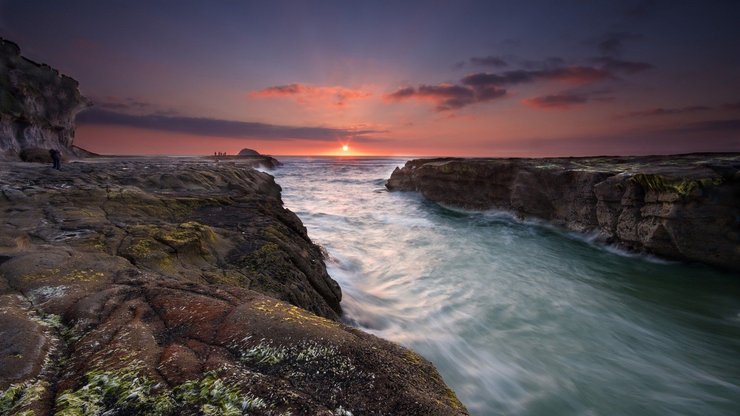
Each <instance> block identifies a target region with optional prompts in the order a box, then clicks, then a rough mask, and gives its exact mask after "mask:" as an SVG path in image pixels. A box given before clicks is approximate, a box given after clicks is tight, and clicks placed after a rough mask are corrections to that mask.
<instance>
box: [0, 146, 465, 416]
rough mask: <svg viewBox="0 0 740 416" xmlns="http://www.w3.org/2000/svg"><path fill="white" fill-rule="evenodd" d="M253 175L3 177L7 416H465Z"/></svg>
mask: <svg viewBox="0 0 740 416" xmlns="http://www.w3.org/2000/svg"><path fill="white" fill-rule="evenodd" d="M255 163H256V162H255ZM251 166H252V165H251V164H250V163H247V162H244V163H238V162H234V163H214V162H211V161H206V160H203V159H181V158H171V159H170V158H133V159H125V158H109V159H106V158H96V159H91V160H89V161H83V162H75V163H69V164H66V165H65V166H64V169H63V170H62V171H57V170H54V169H52V168H50V167H41V168H40V167H39V166H38V165H29V164H26V163H21V162H7V163H3V164H0V414H33V415H36V416H42V415H50V414H59V415H77V414H111V415H113V414H116V415H124V414H126V415H128V414H146V415H201V414H214V415H215V414H220V415H241V414H254V415H285V414H293V415H309V414H310V415H327V416H328V415H343V416H346V415H349V414H353V415H367V414H383V415H389V414H394V415H456V414H458V415H464V414H467V412H466V410H465V408H464V406H463V405H462V404H461V403H460V402H459V401H458V400H457V398H456V397H455V394H454V393H453V392H452V391H451V390H449V389H448V388H447V387H446V386H445V384H444V382H443V381H442V379H441V378H440V376H439V374H438V373H437V371H436V369H435V368H434V367H433V366H432V364H431V363H429V362H428V361H426V360H425V359H423V358H422V357H420V356H418V355H417V354H415V353H414V352H412V351H410V350H408V349H405V348H403V347H400V346H397V345H395V344H392V343H390V342H387V341H384V340H382V339H380V338H377V337H374V336H372V335H369V334H366V333H363V332H361V331H359V330H356V329H353V328H351V327H348V326H345V325H343V324H342V323H340V322H339V321H338V315H339V313H340V312H341V308H340V300H341V291H340V289H339V286H338V285H337V283H336V282H335V281H334V280H332V279H331V278H330V277H329V275H328V274H327V272H326V268H325V265H324V262H323V257H322V254H321V250H320V249H319V247H318V246H316V245H315V244H313V243H312V242H311V240H310V239H309V238H308V235H307V234H306V229H305V228H304V226H303V224H302V223H301V221H300V220H299V219H298V217H297V216H296V215H295V214H293V213H292V212H291V211H289V210H287V209H285V208H284V207H283V205H282V201H281V198H280V191H281V190H280V187H279V185H277V184H276V183H275V182H274V180H273V178H272V176H270V175H268V174H266V173H262V172H259V171H257V170H254V169H251ZM22 412H29V413H22Z"/></svg>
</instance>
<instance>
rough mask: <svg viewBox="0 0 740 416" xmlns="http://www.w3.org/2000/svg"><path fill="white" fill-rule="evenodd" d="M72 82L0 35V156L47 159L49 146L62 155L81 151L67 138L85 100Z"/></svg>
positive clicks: (72, 131) (81, 151)
mask: <svg viewBox="0 0 740 416" xmlns="http://www.w3.org/2000/svg"><path fill="white" fill-rule="evenodd" d="M77 86H78V84H77V81H75V80H74V79H72V78H70V77H68V76H66V75H62V74H60V73H59V71H57V70H56V69H53V68H51V67H49V66H48V65H44V64H39V63H36V62H33V61H31V60H29V59H26V58H24V57H22V56H21V54H20V48H19V47H18V45H16V44H15V43H13V42H10V41H8V40H5V39H2V38H0V159H5V160H13V159H16V160H17V159H19V158H22V159H24V160H29V161H46V159H48V160H49V161H50V160H51V159H50V157H49V153H48V151H49V149H57V150H59V151H60V152H61V153H62V156H63V157H65V158H70V157H76V156H84V155H85V151H83V150H81V149H77V148H76V147H74V146H73V145H72V141H73V139H74V134H75V116H76V115H77V113H78V112H80V111H81V110H83V109H84V108H86V107H88V106H89V105H90V104H89V102H88V101H87V100H86V99H85V98H84V97H82V96H81V95H80V91H79V90H78V88H77Z"/></svg>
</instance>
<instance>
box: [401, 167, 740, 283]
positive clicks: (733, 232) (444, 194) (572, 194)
mask: <svg viewBox="0 0 740 416" xmlns="http://www.w3.org/2000/svg"><path fill="white" fill-rule="evenodd" d="M386 187H387V188H388V189H389V190H392V191H416V192H420V193H421V194H422V195H423V196H424V197H425V198H427V199H428V200H430V201H434V202H438V203H443V204H449V205H451V206H456V207H462V208H469V209H476V210H488V209H501V210H506V211H509V212H512V213H514V214H515V215H517V216H519V217H520V218H537V219H542V220H545V221H547V222H549V223H552V224H555V225H557V226H561V227H564V228H566V229H568V230H572V231H577V232H583V233H595V234H597V235H598V238H599V239H600V240H601V241H604V242H607V243H613V244H618V245H620V246H622V247H625V248H628V249H630V250H635V251H642V252H647V253H652V254H656V255H658V256H662V257H665V258H668V259H674V260H682V261H693V262H701V263H706V264H710V265H713V266H717V267H721V268H724V269H728V270H733V271H740V217H738V207H740V154H737V153H731V154H688V155H674V156H642V157H590V158H544V159H513V158H512V159H482V158H481V159H461V158H441V159H418V160H412V161H409V162H407V163H406V165H405V166H404V167H403V168H401V169H398V168H397V169H396V170H395V171H394V172H393V173H392V175H391V177H390V179H389V180H388V181H387V183H386Z"/></svg>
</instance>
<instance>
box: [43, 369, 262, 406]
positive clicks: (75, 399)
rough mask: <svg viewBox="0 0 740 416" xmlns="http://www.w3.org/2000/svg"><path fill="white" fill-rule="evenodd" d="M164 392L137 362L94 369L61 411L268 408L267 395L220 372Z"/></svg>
mask: <svg viewBox="0 0 740 416" xmlns="http://www.w3.org/2000/svg"><path fill="white" fill-rule="evenodd" d="M161 390H163V387H162V386H161V385H159V384H155V382H154V381H153V380H152V379H151V378H149V377H146V376H144V375H142V374H141V369H140V365H136V364H132V365H131V366H129V367H127V368H123V369H119V370H108V371H102V370H93V371H91V372H88V373H87V374H86V375H85V378H84V381H83V385H82V386H81V387H79V388H78V389H76V390H67V391H65V392H63V393H62V394H61V395H59V396H58V397H57V401H56V409H57V412H56V414H57V415H58V416H80V415H90V414H106V413H112V414H146V415H153V416H171V415H172V416H174V415H181V414H202V415H214V416H216V415H223V416H232V415H244V414H249V412H250V411H251V410H253V409H261V408H265V407H267V404H266V403H265V401H264V400H263V399H261V398H258V397H253V396H250V395H245V394H242V393H241V392H240V391H239V389H238V388H237V387H236V386H234V385H232V384H229V383H228V382H226V381H224V380H223V379H222V378H221V377H219V376H218V374H217V373H216V372H208V373H205V374H204V375H203V377H202V378H200V379H199V380H191V381H187V382H185V383H182V384H180V385H178V386H176V387H174V388H173V389H172V390H164V391H161Z"/></svg>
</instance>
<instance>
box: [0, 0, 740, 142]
mask: <svg viewBox="0 0 740 416" xmlns="http://www.w3.org/2000/svg"><path fill="white" fill-rule="evenodd" d="M739 19H740V1H718V0H717V1H711V0H707V1H682V0H665V1H661V0H614V1H603V0H593V1H581V0H573V1H568V0H562V1H550V0H543V1H494V0H489V1H464V0H457V1H423V2H421V1H419V2H417V1H381V0H378V1H357V2H355V1H347V0H345V1H329V0H321V1H259V2H249V1H219V0H212V1H205V0H203V1H189V0H180V1H162V0H149V1H133V0H128V1H116V0H106V1H94V0H87V1H80V0H65V1H51V0H49V1H38V0H0V37H3V38H6V39H9V40H11V41H14V42H16V43H18V44H19V45H20V47H21V50H22V54H23V55H24V56H26V57H28V58H30V59H33V60H35V61H38V62H44V63H47V64H49V65H51V66H52V67H55V68H57V69H59V70H60V71H61V72H63V73H64V74H66V75H69V76H71V77H72V78H75V79H76V80H78V81H79V82H80V90H81V92H82V93H83V95H85V96H86V97H88V98H89V99H90V100H91V102H92V103H93V106H92V107H90V108H89V109H87V110H85V111H83V112H82V113H80V114H79V115H78V116H77V126H78V127H77V133H76V137H75V144H76V145H78V146H81V147H83V148H86V149H88V150H90V151H93V152H98V153H102V154H173V155H186V154H213V152H217V151H218V152H227V153H230V154H233V153H236V152H238V151H239V150H240V149H242V148H252V149H256V150H258V151H260V152H261V153H267V154H273V155H330V154H332V155H334V154H348V155H399V156H400V155H409V156H502V157H541V156H587V155H640V154H673V153H687V152H719V151H740V23H738V21H740V20H739ZM344 145H347V147H348V148H347V150H346V151H344V150H342V146H344Z"/></svg>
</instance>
